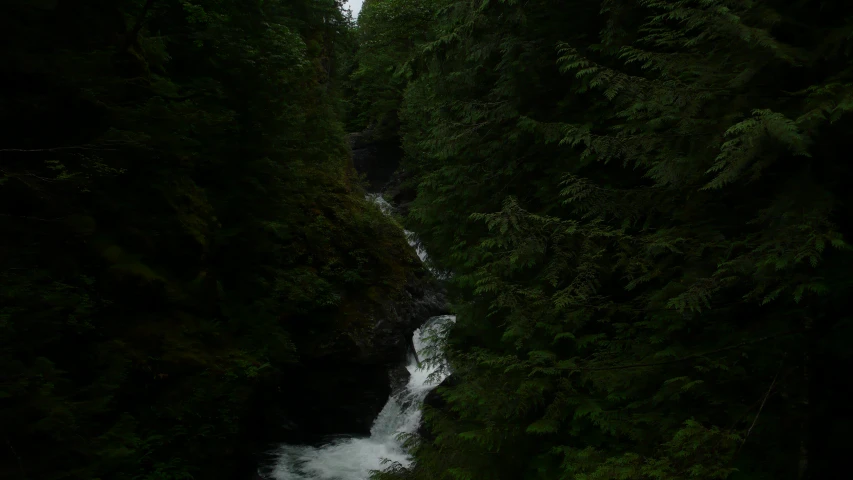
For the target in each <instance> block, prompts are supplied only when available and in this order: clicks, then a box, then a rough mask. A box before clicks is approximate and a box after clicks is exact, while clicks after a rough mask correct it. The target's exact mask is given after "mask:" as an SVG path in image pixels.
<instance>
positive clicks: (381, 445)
mask: <svg viewBox="0 0 853 480" xmlns="http://www.w3.org/2000/svg"><path fill="white" fill-rule="evenodd" d="M453 320H454V317H453V316H450V315H448V316H441V317H433V318H431V319H430V320H429V321H428V322H427V324H425V326H424V327H421V328H420V329H418V330H417V331H415V334H414V339H413V341H414V345H415V350H416V351H417V352H422V351H423V348H424V347H425V346H427V342H428V341H429V340H428V338H427V337H429V336H430V335H431V333H432V332H433V331H434V330H433V328H431V327H434V326H438V325H439V324H440V323H442V322H446V321H453ZM406 368H407V369H408V370H409V373H410V374H411V376H410V377H409V382H408V384H407V385H406V386H405V388H403V389H402V390H401V391H399V392H397V393H396V394H392V395H391V398H389V399H388V402H387V403H386V404H385V407H384V408H383V409H382V411H381V412H380V413H379V416H377V417H376V420H375V421H374V422H373V427H372V428H371V429H370V436H369V437H367V438H342V439H338V440H334V441H332V442H330V443H328V444H326V445H322V446H319V447H312V446H309V445H284V446H282V447H280V448H279V450H278V451H277V452H276V456H277V459H276V462H275V465H274V466H273V468H272V471H271V472H269V474H268V475H269V477H271V478H273V479H275V480H365V479H367V478H368V477H369V476H370V471H371V470H381V469H382V468H383V459H388V460H390V461H392V462H399V463H400V464H402V465H404V466H405V465H409V464H410V463H411V459H410V457H409V455H408V453H407V452H406V451H405V449H404V448H403V445H402V442H401V441H400V439H398V438H397V436H398V435H399V434H401V433H414V432H415V430H417V428H418V425H419V424H420V420H421V411H420V406H421V404H422V403H423V400H424V397H426V395H427V393H429V391H430V390H432V389H433V388H434V387H435V385H437V384H438V382H440V381H441V380H442V379H443V376H442V375H435V377H436V378H430V375H431V374H433V373H434V372H435V367H434V366H432V365H431V364H429V363H427V366H425V367H421V366H419V365H418V361H417V359H416V358H415V356H414V355H412V356H411V357H410V359H409V364H408V365H407V366H406ZM430 380H434V381H430Z"/></svg>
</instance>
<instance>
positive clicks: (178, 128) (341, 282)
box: [0, 0, 417, 480]
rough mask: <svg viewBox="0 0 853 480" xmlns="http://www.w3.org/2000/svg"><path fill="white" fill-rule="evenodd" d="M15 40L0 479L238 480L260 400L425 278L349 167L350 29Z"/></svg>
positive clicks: (176, 14) (5, 19)
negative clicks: (341, 91)
mask: <svg viewBox="0 0 853 480" xmlns="http://www.w3.org/2000/svg"><path fill="white" fill-rule="evenodd" d="M0 24H2V28H0V31H2V36H3V41H2V52H3V56H2V74H0V77H2V78H4V80H6V81H5V82H4V84H5V85H6V86H7V89H6V90H4V93H3V94H2V95H0V102H2V108H0V112H2V113H0V115H2V118H3V125H4V126H5V128H4V130H3V131H2V133H0V197H2V205H3V206H2V207H0V208H2V211H0V227H2V228H0V230H2V231H3V238H2V240H0V245H1V246H0V425H2V427H0V430H2V447H0V451H2V452H3V453H2V454H0V458H2V462H0V477H2V478H10V479H13V478H14V479H39V480H50V479H77V478H79V479H98V478H104V479H106V478H109V479H151V480H153V479H158V480H165V479H185V478H206V479H216V478H223V479H224V478H229V479H232V478H234V477H235V476H236V475H238V468H240V467H241V465H239V462H240V461H241V458H245V453H246V452H245V451H244V450H245V449H246V448H248V446H247V445H246V443H247V442H246V430H247V429H248V428H249V426H250V425H249V424H248V423H249V421H248V420H247V418H248V417H250V415H251V413H252V412H251V411H250V410H251V408H252V405H251V401H252V398H253V397H255V396H257V395H258V394H259V392H266V391H270V390H271V389H274V388H276V387H278V386H279V385H281V384H282V383H283V382H284V379H283V378H282V377H283V373H282V372H283V371H284V369H285V368H296V367H295V362H297V361H299V360H300V359H302V358H304V357H306V356H311V355H316V354H318V352H321V351H322V349H323V348H328V345H329V344H333V343H334V342H336V341H338V339H339V338H341V337H347V336H349V337H352V338H355V339H356V340H358V339H359V338H360V335H361V333H363V331H364V330H366V329H367V328H368V327H369V326H370V325H371V322H372V320H371V317H372V315H373V314H374V313H375V312H376V311H377V309H378V308H380V304H381V303H382V302H384V301H387V299H392V298H395V296H396V295H398V294H400V293H401V292H402V289H403V287H404V285H405V282H406V278H407V276H408V275H409V274H410V273H411V272H412V271H413V270H415V269H416V268H417V267H416V265H417V258H416V257H415V256H414V253H413V252H411V249H410V248H409V247H408V245H407V243H406V241H405V239H404V237H403V235H402V233H401V232H400V231H399V229H398V227H397V226H396V225H395V224H394V223H392V222H391V221H389V220H387V219H386V218H385V217H384V216H383V215H382V214H381V212H379V211H378V210H377V209H376V208H374V207H373V206H372V205H370V204H369V203H368V202H367V201H366V200H365V199H364V192H363V191H362V190H361V188H360V187H359V186H358V184H357V182H356V178H355V173H354V172H353V171H352V168H351V166H350V161H349V158H348V157H349V152H348V149H347V147H346V144H345V143H344V135H343V133H344V132H343V129H342V127H341V124H340V122H339V112H338V110H339V105H338V104H337V102H338V100H337V99H336V98H335V95H336V88H337V87H335V86H331V84H332V82H333V80H334V77H335V76H336V75H337V73H336V68H335V67H334V65H335V61H336V58H337V55H338V50H337V49H338V46H337V45H338V43H336V42H338V41H339V40H340V41H341V45H345V40H346V39H347V37H348V36H349V35H350V34H349V32H348V29H349V28H350V25H349V21H348V20H347V19H346V18H344V17H343V15H342V14H341V11H340V4H339V3H338V2H336V1H335V0H299V1H295V2H279V1H269V0H267V1H256V2H236V1H230V0H224V1H220V0H217V1H209V0H182V1H165V0H123V1H119V2H103V1H100V0H86V1H81V2H67V1H59V2H56V1H53V2H51V1H46V2H45V1H36V0H16V1H13V2H5V3H4V4H3V6H2V7H0ZM296 394H298V393H294V395H296ZM241 455H242V457H241Z"/></svg>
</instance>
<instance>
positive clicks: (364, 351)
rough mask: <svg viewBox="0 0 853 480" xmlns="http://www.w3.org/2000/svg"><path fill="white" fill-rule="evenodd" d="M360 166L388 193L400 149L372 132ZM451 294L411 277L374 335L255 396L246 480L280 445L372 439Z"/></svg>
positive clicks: (316, 359) (305, 362)
mask: <svg viewBox="0 0 853 480" xmlns="http://www.w3.org/2000/svg"><path fill="white" fill-rule="evenodd" d="M350 142H351V146H352V147H353V164H354V166H355V168H356V169H357V171H359V173H364V174H365V175H366V176H367V178H368V180H369V182H370V184H371V186H372V188H375V191H379V190H382V189H383V187H384V186H386V185H388V184H389V182H390V181H391V180H392V177H394V176H396V174H395V170H396V169H397V168H398V165H399V161H400V151H399V146H396V147H395V146H394V145H393V142H379V143H370V135H369V132H368V133H366V134H352V135H350ZM445 295H446V294H445V291H444V288H443V287H442V286H441V284H440V282H439V281H438V280H436V279H435V278H433V277H432V275H431V274H430V273H429V272H428V270H426V269H425V268H422V269H416V270H415V271H413V272H411V273H410V274H409V276H408V280H407V283H406V285H405V287H404V289H403V291H402V293H401V295H400V298H397V299H395V300H393V301H388V302H386V303H385V304H384V305H383V306H382V309H381V312H380V313H379V314H377V315H376V316H375V317H374V322H373V324H372V329H371V330H370V331H369V332H367V333H366V334H365V333H362V334H361V335H360V336H358V338H357V339H356V338H352V337H348V336H341V337H339V339H338V340H336V341H335V342H334V343H333V344H332V345H327V346H326V348H324V349H323V350H322V352H321V353H319V354H317V355H315V356H312V357H307V358H303V359H302V360H301V363H300V364H299V365H297V366H296V367H294V368H292V369H290V370H288V371H284V372H282V373H281V375H280V377H279V378H278V379H277V380H276V383H275V384H271V385H268V386H267V387H266V388H258V389H256V391H257V392H259V393H257V394H256V396H255V398H254V399H253V401H252V408H251V409H250V411H248V412H246V415H245V418H244V420H243V425H244V430H243V434H242V437H243V438H244V439H246V442H245V445H243V448H244V449H245V450H246V456H247V458H250V459H251V460H250V461H249V462H248V463H247V467H246V472H247V473H246V475H245V476H244V478H253V479H254V478H258V477H257V473H256V472H257V465H259V464H263V463H265V460H266V459H267V453H266V452H268V451H269V449H270V446H271V445H273V444H280V443H287V444H307V445H314V444H320V443H322V442H323V441H324V440H327V439H329V438H330V437H334V436H338V435H354V436H359V435H368V434H369V433H370V427H371V425H372V423H373V421H374V419H375V418H376V416H377V415H378V414H379V412H380V411H381V410H382V407H383V406H384V405H385V403H386V402H387V400H388V397H389V396H390V395H391V394H392V392H394V391H397V390H399V389H400V388H402V387H403V386H405V385H406V383H407V382H408V378H409V372H408V370H407V369H406V368H405V364H406V361H407V357H408V356H409V355H411V354H412V348H413V347H412V345H411V341H412V340H411V339H412V336H413V334H414V332H415V330H416V329H417V328H418V327H420V326H421V325H422V324H423V322H424V320H425V319H427V318H430V317H435V316H438V315H445V314H448V313H449V311H448V306H447V300H446V296H445Z"/></svg>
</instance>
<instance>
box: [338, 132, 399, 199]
mask: <svg viewBox="0 0 853 480" xmlns="http://www.w3.org/2000/svg"><path fill="white" fill-rule="evenodd" d="M347 140H348V142H349V145H350V149H351V150H352V164H353V167H355V169H356V171H357V172H359V173H363V174H365V176H366V177H367V181H368V183H369V190H370V191H372V192H379V191H381V190H382V188H383V187H384V186H385V185H386V184H387V183H388V182H389V180H390V179H391V177H392V175H393V174H394V172H395V171H396V170H397V168H398V167H399V166H400V160H401V159H402V158H403V149H402V146H401V145H400V140H399V139H398V138H396V137H388V136H382V135H380V134H377V133H376V131H375V130H372V129H368V130H365V131H363V132H357V133H351V134H349V135H348V136H347Z"/></svg>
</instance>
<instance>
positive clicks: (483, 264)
mask: <svg viewBox="0 0 853 480" xmlns="http://www.w3.org/2000/svg"><path fill="white" fill-rule="evenodd" d="M851 14H853V11H851V6H850V4H849V2H840V1H835V2H833V1H821V2H805V1H794V2H791V1H774V0H767V1H733V0H639V1H623V0H601V1H583V2H580V1H570V2H565V1H549V0H530V1H525V2H521V1H516V0H464V1H462V0H372V1H368V2H366V4H365V6H364V10H363V12H362V14H361V16H360V18H359V27H358V32H359V35H360V37H359V40H360V42H361V43H360V46H359V50H358V54H357V56H356V58H357V61H358V62H359V63H358V65H357V67H355V72H357V73H356V74H355V75H354V76H353V77H351V78H357V79H358V81H359V82H360V83H359V88H360V90H358V91H357V92H356V93H357V95H356V97H355V100H354V102H355V103H356V104H359V105H361V104H370V105H372V107H373V108H374V111H371V112H370V113H369V115H370V120H371V121H373V122H375V123H377V124H378V123H379V122H381V121H382V119H383V117H384V116H392V117H396V118H398V119H399V122H398V124H397V126H396V131H395V132H394V134H396V135H399V137H400V138H401V141H402V143H403V144H404V146H405V152H406V158H405V161H404V167H403V168H404V169H406V170H407V171H408V172H409V173H410V174H411V175H413V177H412V178H411V179H410V180H409V182H410V187H411V188H415V189H417V197H416V199H415V201H414V202H413V203H412V204H411V208H410V213H409V215H408V217H407V219H406V225H407V228H409V229H411V230H413V231H415V232H417V234H418V236H419V240H420V242H421V243H422V245H423V246H424V247H426V249H427V250H428V251H429V253H430V257H431V261H432V263H433V266H434V267H435V268H438V269H440V270H443V271H446V272H448V273H450V274H452V280H451V282H450V285H451V288H452V290H453V292H454V295H455V304H456V309H457V313H458V320H457V323H456V325H455V326H454V327H453V328H452V329H451V330H450V331H449V332H448V336H447V338H446V345H445V350H446V351H445V353H446V354H447V355H448V357H449V361H448V367H449V368H450V369H451V370H452V372H453V375H454V377H455V381H454V382H452V386H450V385H447V386H446V387H443V388H441V389H440V390H441V391H442V392H443V397H444V405H445V406H444V407H443V408H430V407H427V416H428V418H429V425H430V429H431V432H432V438H420V439H419V438H412V439H411V442H412V446H413V447H416V449H415V452H416V455H415V458H416V461H417V463H416V466H415V467H413V468H410V469H404V468H401V467H399V466H398V467H396V468H393V467H392V468H391V470H390V471H389V472H386V473H385V474H381V475H379V476H378V478H381V479H402V478H412V479H439V478H447V479H450V478H453V479H490V480H495V479H513V480H515V479H521V478H541V479H557V478H560V479H578V480H581V479H588V480H592V479H614V478H621V479H657V480H663V479H666V480H671V479H672V480H674V479H686V478H695V479H712V478H732V479H744V480H746V479H805V478H809V479H819V478H830V477H832V476H833V472H836V468H838V467H839V465H842V463H840V462H842V460H841V459H842V458H843V457H844V455H845V453H844V452H845V451H846V447H848V446H849V445H850V442H849V441H847V440H846V436H847V435H846V433H845V432H846V431H848V430H849V428H850V426H851V423H850V417H849V413H846V412H847V410H848V409H847V407H846V403H847V402H846V400H845V396H844V395H843V394H842V393H841V392H842V391H843V390H844V387H845V380H844V378H845V377H846V376H847V375H846V374H844V373H841V372H848V371H850V368H851V367H853V365H851V356H850V349H849V342H850V339H851V338H853V337H851V321H850V320H851V319H850V313H849V309H848V308H846V307H845V306H844V305H845V304H846V299H847V298H848V297H849V296H850V294H851V280H853V278H851V276H850V272H851V266H853V265H851V260H853V258H851V254H850V248H849V240H850V236H851V234H853V229H851V227H853V225H851V221H850V219H851V218H853V217H851V214H853V211H851V200H853V198H851V194H850V188H849V182H850V178H851V176H850V173H851V172H850V167H849V165H848V162H846V161H845V160H844V158H845V151H846V150H847V149H848V147H849V141H848V132H849V130H850V127H851V123H850V120H849V117H848V115H847V114H848V113H849V111H850V109H851V105H853V103H851V99H853V97H851V94H852V93H853V90H851V87H853V70H852V69H851V66H853V64H851V58H850V56H849V55H850V50H851V47H853V43H851V35H853V23H851V20H850V19H851ZM408 34H411V35H408ZM374 98H375V99H378V101H377V102H375V103H371V100H372V99H374ZM359 102H361V103H359ZM361 111H362V112H367V110H366V109H361ZM386 123H387V122H386ZM837 471H838V472H840V471H843V468H842V469H840V470H837ZM834 475H838V473H835V474H834Z"/></svg>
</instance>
